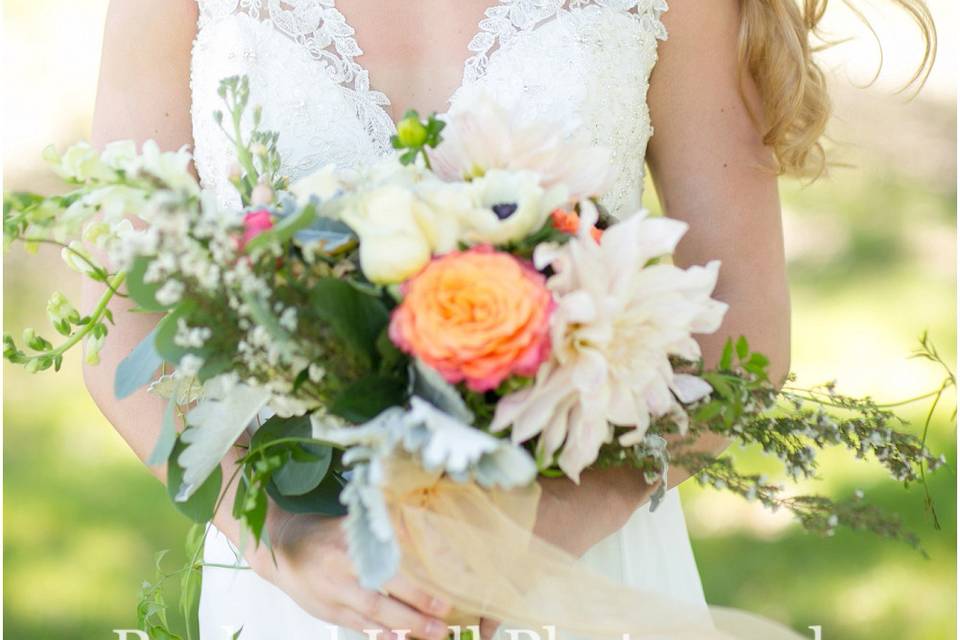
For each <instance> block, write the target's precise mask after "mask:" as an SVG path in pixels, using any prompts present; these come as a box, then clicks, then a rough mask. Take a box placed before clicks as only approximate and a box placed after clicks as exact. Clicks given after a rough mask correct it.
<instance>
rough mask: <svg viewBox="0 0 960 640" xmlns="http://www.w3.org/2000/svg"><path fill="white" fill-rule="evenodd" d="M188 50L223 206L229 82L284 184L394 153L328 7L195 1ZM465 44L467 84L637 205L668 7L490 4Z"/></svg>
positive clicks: (284, 1)
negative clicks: (266, 139) (233, 81)
mask: <svg viewBox="0 0 960 640" xmlns="http://www.w3.org/2000/svg"><path fill="white" fill-rule="evenodd" d="M197 1H198V3H199V5H200V22H199V32H198V35H197V39H196V42H195V43H194V51H193V70H192V81H191V82H192V90H193V133H194V142H195V149H194V154H195V160H196V166H197V170H198V172H199V174H200V178H201V180H202V182H203V185H204V186H205V187H207V188H210V189H213V190H215V191H216V193H217V195H218V197H219V199H220V201H221V202H222V203H223V204H224V205H237V204H238V198H237V196H236V195H235V194H234V193H233V191H232V187H231V186H230V184H229V182H228V181H227V175H228V171H229V169H230V165H231V164H232V162H231V158H232V155H231V152H230V150H229V149H228V147H227V144H228V143H227V140H226V138H225V137H224V135H223V133H222V132H221V130H220V128H219V127H218V126H217V124H216V123H215V122H214V120H213V116H212V114H213V112H214V111H215V110H216V109H219V108H220V105H221V103H220V99H219V97H218V96H217V86H218V84H219V82H220V80H221V79H222V78H225V77H227V76H231V75H237V74H245V75H247V76H249V77H250V81H251V83H250V86H251V102H252V103H254V104H260V105H262V106H263V108H264V109H263V110H264V126H265V128H266V129H270V130H274V131H279V132H280V141H279V147H280V152H281V154H282V157H283V159H284V163H285V166H284V170H285V173H286V174H287V175H288V176H289V177H290V178H291V180H296V179H297V178H299V177H301V176H303V175H306V174H308V173H310V172H312V171H313V170H315V169H317V168H319V167H320V166H322V165H324V164H327V163H331V162H333V163H337V164H338V165H341V166H345V167H349V166H354V165H357V164H361V163H367V162H371V161H373V160H376V159H377V158H379V157H381V156H383V155H384V154H386V153H389V151H390V142H389V140H390V136H391V135H392V134H393V132H394V125H393V122H392V121H391V119H390V116H389V115H388V112H387V110H386V109H385V107H388V106H389V105H390V102H389V99H388V98H387V96H385V95H384V94H383V93H380V92H378V91H376V90H375V88H373V87H371V81H370V77H369V75H368V73H367V71H366V70H365V69H364V68H363V66H362V64H361V62H360V60H359V58H360V56H361V55H362V51H361V50H360V48H359V47H358V46H357V41H356V39H355V38H354V30H353V28H352V27H351V26H350V25H349V24H348V23H347V21H346V20H345V18H344V16H343V14H341V13H340V12H339V11H338V10H337V8H336V6H335V4H334V0H197ZM491 2H495V4H493V6H491V7H490V8H488V9H487V10H486V12H485V14H484V17H483V19H482V20H481V21H480V24H479V27H478V30H477V33H476V35H475V36H474V37H473V39H472V40H471V42H470V45H469V47H468V48H469V51H468V52H465V54H466V55H468V56H469V57H468V58H467V60H466V62H465V64H464V73H463V82H462V84H461V86H460V89H458V90H457V91H456V92H455V93H454V94H453V96H451V98H450V103H451V105H452V104H455V103H456V101H457V100H458V99H461V98H462V97H463V96H464V95H465V91H464V90H465V89H466V88H467V87H471V86H474V85H478V84H479V85H481V86H484V87H486V88H488V89H489V90H490V91H492V92H493V94H494V95H495V96H496V97H497V98H498V100H499V101H501V102H503V103H504V104H505V105H506V106H507V107H508V108H509V109H510V110H511V111H513V112H514V113H517V114H519V116H520V117H521V118H523V119H530V120H537V119H540V120H543V121H548V122H557V123H560V125H561V126H562V127H563V128H564V131H565V133H566V134H567V135H570V136H588V137H589V139H590V140H592V142H594V143H597V144H602V145H604V146H607V147H608V148H610V149H611V150H612V157H613V162H615V163H616V166H615V171H614V174H615V179H614V182H613V187H612V189H611V191H610V192H609V193H608V194H607V196H606V198H605V202H604V204H605V205H606V206H607V207H608V208H609V209H610V211H611V212H612V213H614V214H615V215H617V214H621V215H622V214H625V213H629V212H631V211H632V210H634V209H636V208H638V207H639V205H640V198H641V196H642V192H643V173H644V156H645V154H646V147H647V142H648V140H649V138H650V136H651V135H652V133H653V131H652V127H651V125H650V114H649V110H648V108H647V88H648V81H649V77H650V72H651V71H652V69H653V66H654V64H655V63H656V60H657V40H660V39H665V38H666V35H667V34H666V30H665V29H664V27H663V25H662V23H661V22H660V16H661V14H662V13H663V12H664V11H666V9H667V4H666V0H499V1H496V0H491Z"/></svg>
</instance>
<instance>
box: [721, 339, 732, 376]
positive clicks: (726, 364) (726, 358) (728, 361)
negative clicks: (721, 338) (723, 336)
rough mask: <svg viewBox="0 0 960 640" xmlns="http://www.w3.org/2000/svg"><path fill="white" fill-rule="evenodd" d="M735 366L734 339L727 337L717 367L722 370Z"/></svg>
mask: <svg viewBox="0 0 960 640" xmlns="http://www.w3.org/2000/svg"><path fill="white" fill-rule="evenodd" d="M732 368H733V340H731V339H730V338H727V341H726V343H724V345H723V355H721V356H720V364H718V365H717V369H719V370H720V371H730V369H732Z"/></svg>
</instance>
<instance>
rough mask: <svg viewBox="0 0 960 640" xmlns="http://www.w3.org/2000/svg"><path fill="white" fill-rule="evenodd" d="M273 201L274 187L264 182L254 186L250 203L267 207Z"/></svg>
mask: <svg viewBox="0 0 960 640" xmlns="http://www.w3.org/2000/svg"><path fill="white" fill-rule="evenodd" d="M271 202H273V189H271V188H270V187H269V185H266V184H264V183H262V182H260V183H258V184H257V186H255V187H254V188H253V192H252V193H251V194H250V204H252V205H253V206H255V207H265V206H267V205H268V204H270V203H271Z"/></svg>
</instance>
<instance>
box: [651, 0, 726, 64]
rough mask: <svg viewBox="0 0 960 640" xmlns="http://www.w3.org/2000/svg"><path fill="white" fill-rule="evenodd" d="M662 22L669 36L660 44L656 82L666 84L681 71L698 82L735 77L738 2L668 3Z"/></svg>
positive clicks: (697, 0) (685, 0)
mask: <svg viewBox="0 0 960 640" xmlns="http://www.w3.org/2000/svg"><path fill="white" fill-rule="evenodd" d="M662 21H663V24H664V26H665V27H666V29H667V33H668V36H669V37H668V39H667V40H666V41H664V42H662V43H660V47H659V62H658V64H657V68H656V69H655V70H654V74H656V75H658V76H660V77H659V78H657V79H658V80H662V81H663V82H664V83H669V82H670V81H671V79H677V74H676V72H677V71H681V70H682V71H684V72H685V74H684V75H687V76H689V75H690V74H692V75H693V76H694V77H700V76H702V78H698V79H708V78H710V77H713V78H715V79H716V80H720V79H721V78H717V74H718V72H723V73H722V77H723V78H728V77H729V74H730V73H731V72H732V73H734V74H736V71H737V39H738V31H739V25H740V2H739V0H710V2H703V1H702V0H670V10H669V11H667V12H666V13H664V14H663V16H662ZM658 71H659V73H658Z"/></svg>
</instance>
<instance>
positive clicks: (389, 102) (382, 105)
mask: <svg viewBox="0 0 960 640" xmlns="http://www.w3.org/2000/svg"><path fill="white" fill-rule="evenodd" d="M329 2H330V5H329V6H330V8H331V9H333V10H334V11H335V12H336V13H338V14H340V18H341V19H342V20H343V25H344V26H345V27H347V28H348V29H349V30H350V31H351V32H352V33H353V41H354V44H355V45H356V49H357V51H358V53H356V54H355V55H353V56H351V57H352V58H353V64H354V65H356V68H357V69H358V70H359V71H361V72H363V73H364V74H365V75H366V77H367V83H366V84H367V87H368V90H369V91H370V92H373V93H376V94H379V95H381V96H383V98H384V102H378V103H377V104H376V105H375V106H376V108H378V109H380V110H381V111H383V112H384V114H386V116H387V119H388V120H389V121H390V123H391V124H392V126H393V129H394V131H396V123H397V120H396V119H395V118H394V115H393V113H392V107H394V106H395V103H394V101H393V99H392V98H391V97H390V96H389V95H387V94H386V93H384V92H383V91H380V90H379V89H378V88H377V87H378V85H377V83H376V82H374V78H373V77H372V74H371V73H370V70H369V69H367V67H366V65H364V64H363V63H362V62H360V60H359V58H361V57H363V55H364V49H363V47H361V46H360V41H359V39H358V34H359V31H358V30H357V28H356V27H354V26H353V24H352V23H351V22H350V20H348V19H347V16H346V15H345V14H344V13H343V12H342V11H341V10H340V8H339V7H338V6H337V0H329ZM503 2H504V0H493V1H492V2H490V3H488V5H487V6H486V8H484V10H483V12H482V13H481V14H480V19H479V20H478V21H477V27H476V29H474V31H473V33H472V34H471V35H470V39H469V40H468V41H467V46H466V47H464V51H465V53H466V54H467V55H466V57H465V58H464V60H463V63H462V64H461V65H460V67H461V69H460V82H459V84H457V86H456V87H454V89H453V91H452V92H451V93H450V94H449V95H448V96H446V100H445V101H444V102H443V105H444V107H443V109H442V110H437V111H436V112H435V113H437V114H444V113H446V112H447V111H448V110H449V108H450V103H451V102H452V101H453V99H454V98H455V97H456V95H457V93H459V92H460V90H461V89H463V87H464V85H466V83H467V69H468V67H469V65H470V63H471V61H473V59H474V58H475V57H476V56H477V53H476V52H475V51H474V49H473V46H474V43H475V42H476V40H477V38H478V37H479V36H480V35H481V34H483V33H487V30H486V29H484V27H483V24H484V22H485V21H486V20H488V19H489V16H488V15H487V14H488V12H489V11H490V9H494V8H496V7H499V6H501V5H502V4H503ZM401 117H402V114H401Z"/></svg>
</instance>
